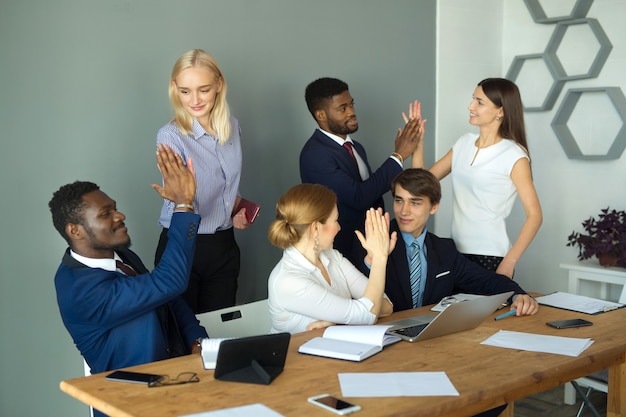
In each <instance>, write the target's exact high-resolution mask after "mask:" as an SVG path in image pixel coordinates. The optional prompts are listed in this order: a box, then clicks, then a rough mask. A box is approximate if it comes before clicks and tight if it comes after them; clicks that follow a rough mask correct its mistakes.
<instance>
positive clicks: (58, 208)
mask: <svg viewBox="0 0 626 417" xmlns="http://www.w3.org/2000/svg"><path fill="white" fill-rule="evenodd" d="M99 189H100V187H99V186H98V185H96V184H94V183H93V182H88V181H75V182H73V183H71V184H66V185H64V186H62V187H61V188H59V189H58V191H56V192H55V193H54V194H53V195H52V200H50V202H49V203H48V207H50V213H52V223H53V224H54V228H55V229H57V231H58V232H59V233H60V234H61V236H62V237H63V239H65V241H66V242H67V243H68V244H71V241H70V237H69V236H68V235H67V233H65V226H67V224H68V223H74V224H81V223H82V221H83V216H82V212H83V209H84V208H85V202H84V201H83V196H84V195H85V194H87V193H90V192H92V191H96V190H99Z"/></svg>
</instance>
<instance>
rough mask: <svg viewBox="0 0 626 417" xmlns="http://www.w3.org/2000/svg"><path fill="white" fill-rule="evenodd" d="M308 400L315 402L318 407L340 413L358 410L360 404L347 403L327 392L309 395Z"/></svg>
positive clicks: (344, 413)
mask: <svg viewBox="0 0 626 417" xmlns="http://www.w3.org/2000/svg"><path fill="white" fill-rule="evenodd" d="M308 401H309V402H310V403H311V404H315V405H317V406H318V407H322V408H325V409H326V410H328V411H332V412H333V413H336V414H340V415H346V414H350V413H354V412H355V411H359V410H360V409H361V406H359V405H356V404H352V403H349V402H347V401H346V400H342V399H341V398H337V397H333V396H332V395H329V394H321V395H316V396H315V397H310V398H309V399H308Z"/></svg>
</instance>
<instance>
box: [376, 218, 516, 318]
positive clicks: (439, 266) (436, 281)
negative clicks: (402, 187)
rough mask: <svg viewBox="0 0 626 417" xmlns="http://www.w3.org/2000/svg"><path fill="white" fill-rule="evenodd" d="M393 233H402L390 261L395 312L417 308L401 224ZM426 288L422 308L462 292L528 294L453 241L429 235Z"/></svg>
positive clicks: (389, 292) (389, 283)
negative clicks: (463, 251) (476, 259)
mask: <svg viewBox="0 0 626 417" xmlns="http://www.w3.org/2000/svg"><path fill="white" fill-rule="evenodd" d="M390 230H391V231H392V232H393V231H396V232H397V233H398V243H397V244H396V247H395V248H394V250H393V252H392V253H391V254H390V256H389V258H388V259H387V277H386V282H385V293H386V294H387V296H388V297H389V299H390V300H391V302H393V310H394V311H401V310H408V309H411V308H413V301H412V298H411V284H410V278H409V261H408V259H407V255H406V246H405V244H404V240H403V239H402V236H401V235H400V229H398V223H397V222H396V220H395V219H394V220H392V221H391V225H390ZM424 244H425V245H426V251H427V252H426V259H427V260H426V287H425V288H424V294H423V301H422V305H429V304H435V303H438V302H439V301H440V300H441V299H442V298H443V297H447V296H449V295H454V294H458V293H461V292H464V293H469V294H500V293H503V292H507V291H515V293H516V294H526V292H525V291H524V290H523V289H522V288H521V287H520V286H519V285H518V284H517V283H516V282H515V281H513V280H512V279H509V278H508V277H506V276H504V275H500V274H496V273H495V272H491V271H488V270H486V269H485V268H483V267H482V266H480V265H478V264H476V263H474V262H472V261H470V260H468V259H467V258H465V256H463V255H462V254H461V253H460V252H459V251H458V250H457V248H456V245H455V244H454V241H453V240H452V239H446V238H441V237H438V236H437V235H434V234H432V233H430V232H426V237H425V239H424Z"/></svg>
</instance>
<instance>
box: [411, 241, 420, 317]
mask: <svg viewBox="0 0 626 417" xmlns="http://www.w3.org/2000/svg"><path fill="white" fill-rule="evenodd" d="M411 250H412V252H411V258H410V259H409V272H410V279H411V295H412V296H413V308H415V307H418V302H419V295H420V282H421V281H422V259H421V257H420V245H419V243H417V241H416V240H414V241H413V243H411Z"/></svg>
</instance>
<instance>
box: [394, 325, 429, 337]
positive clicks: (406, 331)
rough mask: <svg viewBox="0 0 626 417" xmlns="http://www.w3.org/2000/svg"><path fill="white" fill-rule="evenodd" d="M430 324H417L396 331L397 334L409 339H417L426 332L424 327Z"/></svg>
mask: <svg viewBox="0 0 626 417" xmlns="http://www.w3.org/2000/svg"><path fill="white" fill-rule="evenodd" d="M428 324H429V323H422V324H416V325H415V326H409V327H404V328H402V329H397V330H394V332H395V333H397V334H401V335H404V336H407V337H415V336H417V335H418V334H420V333H421V332H422V330H424V327H426V326H428Z"/></svg>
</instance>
